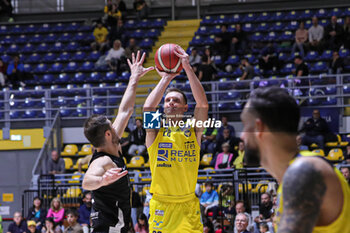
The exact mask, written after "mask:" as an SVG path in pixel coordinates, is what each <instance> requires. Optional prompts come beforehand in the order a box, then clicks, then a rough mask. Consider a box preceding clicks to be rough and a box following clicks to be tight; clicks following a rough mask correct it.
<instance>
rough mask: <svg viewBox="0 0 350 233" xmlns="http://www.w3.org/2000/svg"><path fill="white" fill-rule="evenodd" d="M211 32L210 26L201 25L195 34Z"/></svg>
mask: <svg viewBox="0 0 350 233" xmlns="http://www.w3.org/2000/svg"><path fill="white" fill-rule="evenodd" d="M208 34H209V27H208V26H201V27H199V28H198V30H197V31H196V33H195V35H208Z"/></svg>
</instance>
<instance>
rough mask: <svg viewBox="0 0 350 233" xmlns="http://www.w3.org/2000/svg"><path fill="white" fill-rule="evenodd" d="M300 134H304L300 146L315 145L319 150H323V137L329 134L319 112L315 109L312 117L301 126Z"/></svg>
mask: <svg viewBox="0 0 350 233" xmlns="http://www.w3.org/2000/svg"><path fill="white" fill-rule="evenodd" d="M300 132H305V135H304V136H303V138H302V144H303V145H308V146H310V145H311V144H312V143H316V144H317V145H318V147H320V148H321V149H323V148H324V142H325V136H326V134H327V133H328V132H329V128H328V125H327V122H326V120H325V119H323V118H322V117H321V115H320V111H319V110H317V109H315V110H314V111H313V112H312V117H311V118H309V119H308V120H307V121H305V123H304V124H303V126H302V128H301V130H300Z"/></svg>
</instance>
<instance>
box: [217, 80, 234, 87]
mask: <svg viewBox="0 0 350 233" xmlns="http://www.w3.org/2000/svg"><path fill="white" fill-rule="evenodd" d="M230 81H231V80H229V79H227V78H221V79H219V90H230V89H232V88H233V84H232V82H230Z"/></svg>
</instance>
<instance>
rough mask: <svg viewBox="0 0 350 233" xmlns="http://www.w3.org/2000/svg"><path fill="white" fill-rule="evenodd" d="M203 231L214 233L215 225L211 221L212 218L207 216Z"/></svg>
mask: <svg viewBox="0 0 350 233" xmlns="http://www.w3.org/2000/svg"><path fill="white" fill-rule="evenodd" d="M203 232H204V233H214V232H215V231H214V225H213V223H212V222H211V221H210V219H208V218H206V220H205V221H204V223H203Z"/></svg>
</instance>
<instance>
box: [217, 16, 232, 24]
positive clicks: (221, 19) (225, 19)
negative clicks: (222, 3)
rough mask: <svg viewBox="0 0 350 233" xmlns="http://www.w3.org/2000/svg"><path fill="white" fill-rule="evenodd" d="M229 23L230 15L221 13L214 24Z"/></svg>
mask: <svg viewBox="0 0 350 233" xmlns="http://www.w3.org/2000/svg"><path fill="white" fill-rule="evenodd" d="M227 23H229V17H228V16H227V15H219V16H218V17H217V18H216V19H215V20H214V24H227Z"/></svg>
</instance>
